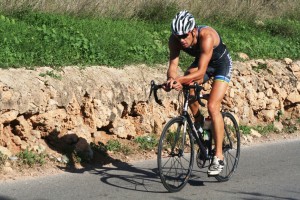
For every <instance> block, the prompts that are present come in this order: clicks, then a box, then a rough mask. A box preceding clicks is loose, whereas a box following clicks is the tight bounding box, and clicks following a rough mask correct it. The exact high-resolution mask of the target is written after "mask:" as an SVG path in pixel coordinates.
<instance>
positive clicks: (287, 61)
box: [283, 58, 293, 65]
mask: <svg viewBox="0 0 300 200" xmlns="http://www.w3.org/2000/svg"><path fill="white" fill-rule="evenodd" d="M283 60H284V62H285V64H287V65H290V64H292V63H293V60H292V59H290V58H284V59H283Z"/></svg>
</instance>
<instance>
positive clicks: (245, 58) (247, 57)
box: [238, 53, 249, 60]
mask: <svg viewBox="0 0 300 200" xmlns="http://www.w3.org/2000/svg"><path fill="white" fill-rule="evenodd" d="M238 56H239V58H241V59H242V60H249V56H248V55H247V54H245V53H238Z"/></svg>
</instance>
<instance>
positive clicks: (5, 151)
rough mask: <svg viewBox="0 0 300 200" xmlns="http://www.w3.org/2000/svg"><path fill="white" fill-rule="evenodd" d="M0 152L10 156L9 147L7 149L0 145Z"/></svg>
mask: <svg viewBox="0 0 300 200" xmlns="http://www.w3.org/2000/svg"><path fill="white" fill-rule="evenodd" d="M0 152H1V153H2V154H4V155H6V156H8V157H10V156H11V155H12V153H11V152H10V150H9V149H7V148H6V147H2V146H0Z"/></svg>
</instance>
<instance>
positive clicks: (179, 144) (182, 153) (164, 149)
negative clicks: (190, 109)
mask: <svg viewBox="0 0 300 200" xmlns="http://www.w3.org/2000/svg"><path fill="white" fill-rule="evenodd" d="M185 123H186V124H185ZM193 149H194V143H193V136H192V134H191V129H190V127H189V126H188V124H187V122H186V120H185V119H184V118H183V117H176V118H173V119H171V120H170V121H169V122H168V123H167V124H166V126H165V127H164V129H163V131H162V134H161V137H160V140H159V145H158V154H157V163H158V170H159V175H160V179H161V181H162V183H163V185H164V187H165V188H166V189H167V190H168V191H169V192H177V191H179V190H181V189H182V188H183V187H184V186H185V185H186V183H187V182H188V180H189V177H190V175H191V172H192V168H193V163H194V151H193Z"/></svg>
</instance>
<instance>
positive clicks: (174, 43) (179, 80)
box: [165, 10, 232, 176]
mask: <svg viewBox="0 0 300 200" xmlns="http://www.w3.org/2000/svg"><path fill="white" fill-rule="evenodd" d="M171 29H172V34H171V36H170V37H169V51H170V57H169V68H168V70H167V82H166V85H167V86H168V88H173V89H176V90H181V89H182V84H192V82H195V81H196V82H198V83H199V84H202V83H204V82H206V81H207V80H208V79H210V78H211V77H214V80H213V84H212V89H211V92H210V97H209V99H208V104H207V107H208V112H209V115H210V117H211V120H212V128H213V137H214V141H215V150H216V152H215V155H214V157H213V161H212V162H211V165H210V166H209V168H208V172H207V173H208V175H210V176H214V175H218V174H219V173H220V172H221V171H222V169H223V168H224V165H225V161H224V156H223V152H222V142H223V138H224V122H223V119H222V115H221V113H220V109H221V102H222V99H223V98H224V96H225V93H226V90H227V87H228V83H229V81H230V78H231V70H232V61H231V57H230V55H229V52H228V50H227V48H226V46H225V45H224V44H223V42H222V39H221V37H220V36H219V34H218V33H217V32H216V30H214V29H213V28H211V27H209V26H203V25H201V26H196V24H195V19H194V17H193V15H192V14H190V13H189V12H188V11H186V10H184V11H180V12H179V13H177V15H176V16H175V18H174V19H173V21H172V23H171ZM180 51H184V52H186V53H188V54H189V55H191V56H193V57H195V60H194V62H193V63H192V64H191V65H190V67H189V68H188V69H187V71H186V72H185V74H184V76H178V75H177V67H178V64H179V55H180ZM168 88H167V87H165V89H166V90H168ZM189 107H190V109H191V111H192V114H193V116H194V118H195V124H196V126H197V125H198V126H200V123H201V122H202V123H203V119H201V117H200V116H202V115H201V114H200V111H199V103H198V102H197V101H196V100H195V101H193V102H191V103H190V105H189Z"/></svg>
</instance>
